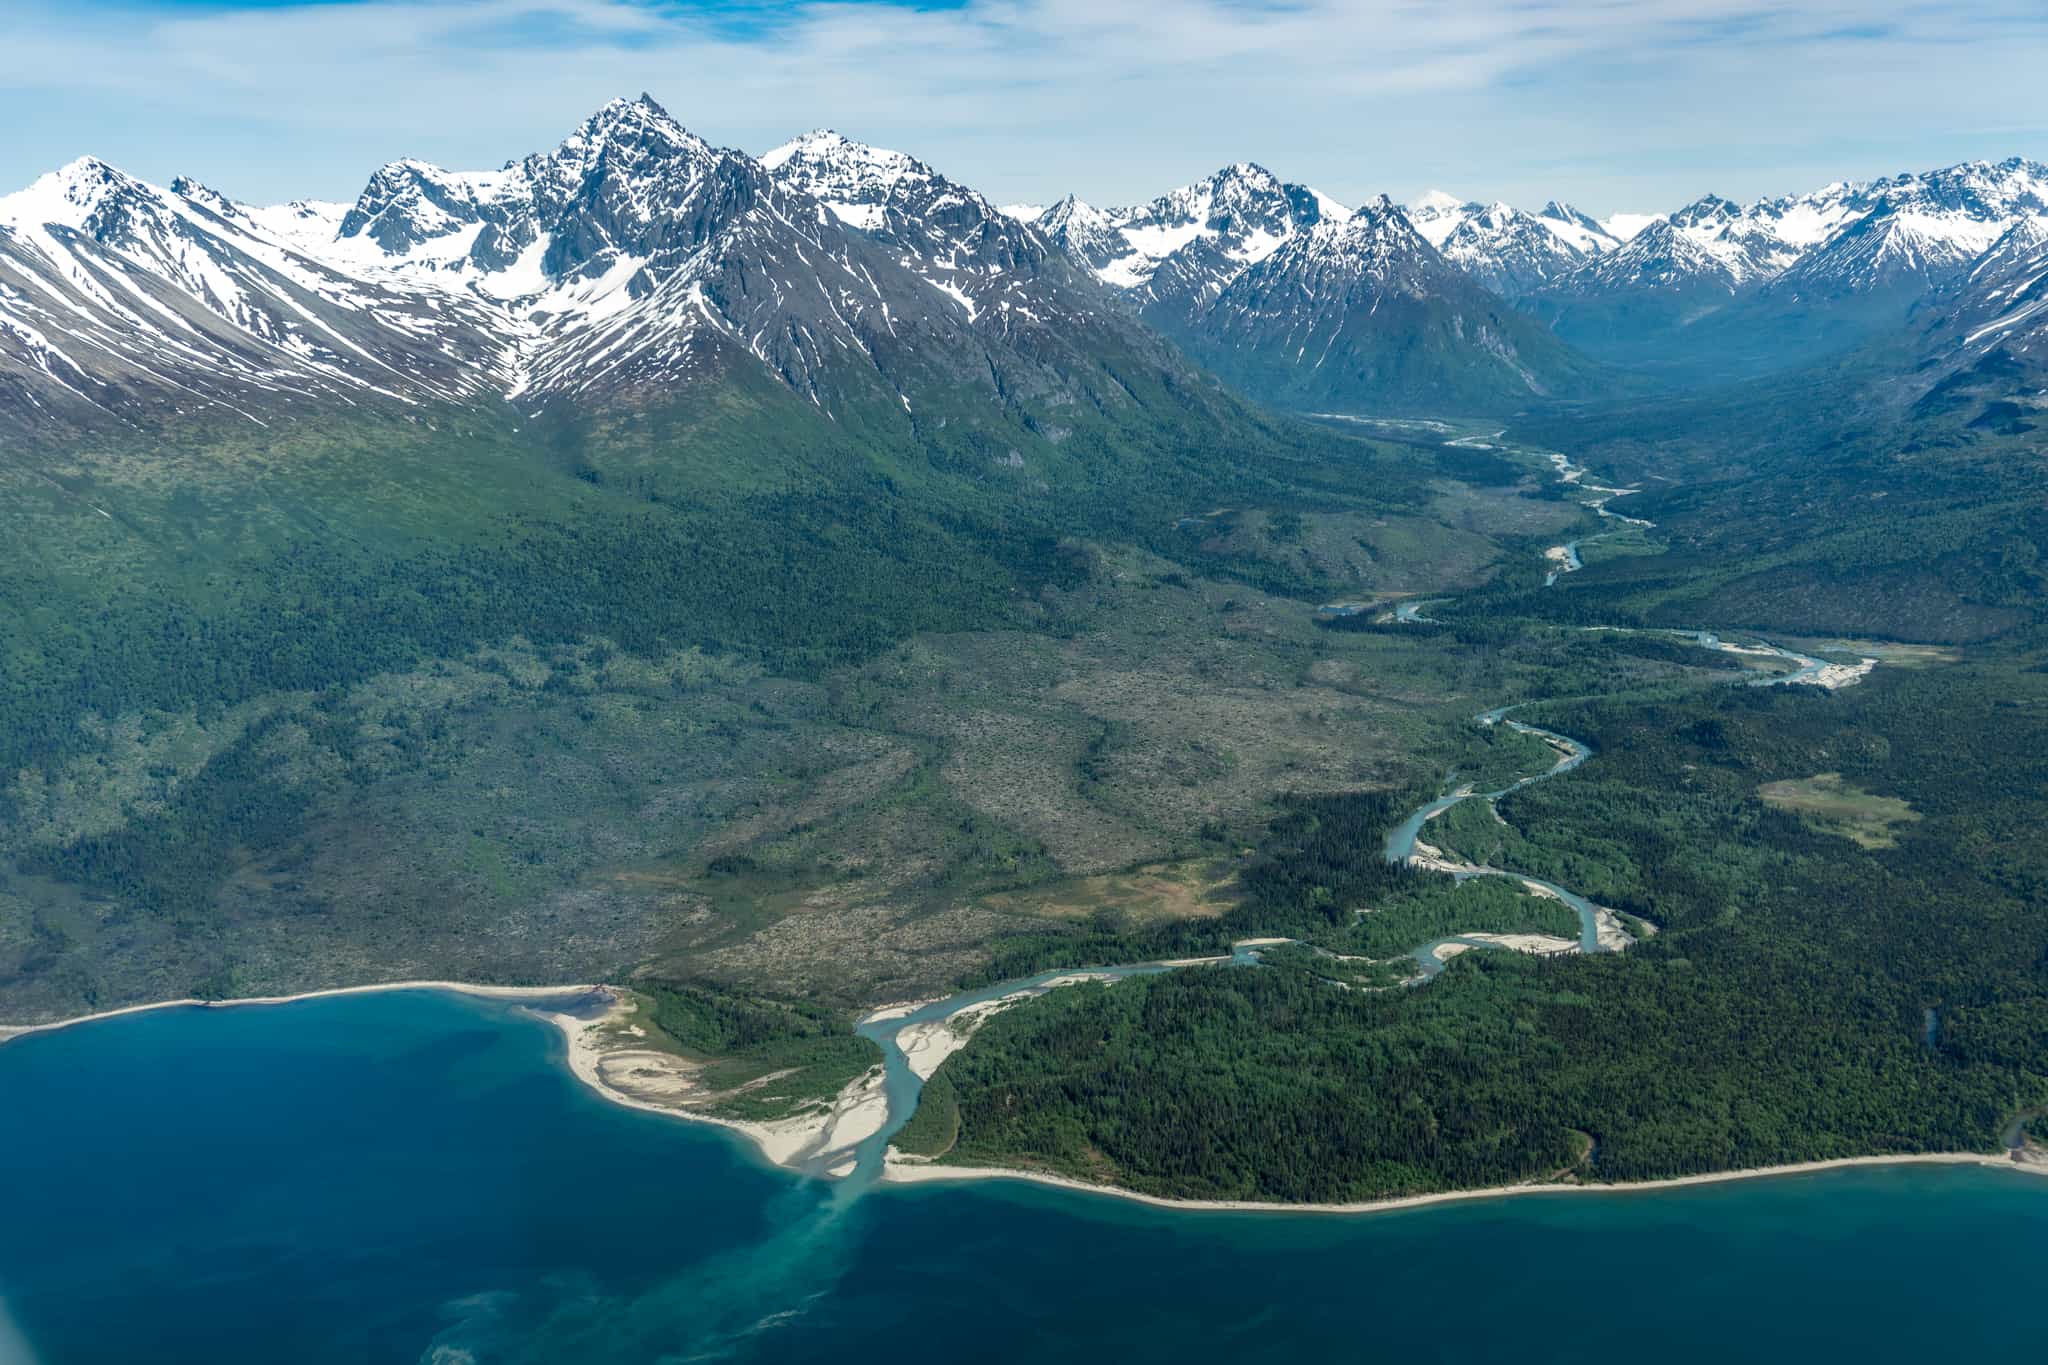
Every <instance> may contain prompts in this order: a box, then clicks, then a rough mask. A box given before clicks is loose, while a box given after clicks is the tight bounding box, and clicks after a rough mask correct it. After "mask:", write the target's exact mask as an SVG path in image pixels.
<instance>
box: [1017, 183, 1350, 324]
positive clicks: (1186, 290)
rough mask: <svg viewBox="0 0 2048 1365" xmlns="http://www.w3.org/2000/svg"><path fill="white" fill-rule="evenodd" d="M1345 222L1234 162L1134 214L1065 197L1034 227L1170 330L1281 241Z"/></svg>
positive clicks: (1314, 196)
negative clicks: (1331, 223) (1328, 223)
mask: <svg viewBox="0 0 2048 1365" xmlns="http://www.w3.org/2000/svg"><path fill="white" fill-rule="evenodd" d="M1348 216H1349V215H1348V211H1347V210H1346V209H1345V208H1344V207H1343V206H1342V205H1340V204H1338V203H1336V202H1335V201H1334V200H1332V199H1330V198H1328V197H1327V196H1326V195H1323V194H1322V193H1320V192H1319V191H1316V190H1313V189H1310V188H1309V187H1307V186H1305V185H1293V184H1288V183H1286V182H1284V181H1282V180H1281V179H1280V178H1279V177H1278V176H1276V175H1274V174H1273V173H1272V172H1271V171H1269V170H1267V169H1266V168H1265V167H1263V166H1257V165H1253V164H1251V163H1250V162H1243V161H1240V162H1238V163H1236V164H1235V165H1231V166H1226V167H1224V168H1223V169H1222V170H1220V171H1217V172H1216V173H1215V174H1214V175H1211V176H1209V177H1208V178H1207V179H1204V180H1200V181H1197V182H1196V183H1195V184H1192V185H1185V186H1182V187H1181V188H1180V189H1177V190H1172V191H1170V192H1168V193H1166V194H1163V195H1161V196H1159V198H1157V199H1154V200H1153V201H1152V202H1151V203H1149V204H1141V205H1137V206H1135V207H1131V208H1119V209H1097V208H1093V207H1091V206H1090V205H1087V204H1084V203H1081V202H1080V201H1078V200H1076V199H1073V198H1072V197H1071V196H1070V197H1068V198H1067V199H1064V200H1062V201H1060V202H1059V203H1058V204H1055V205H1053V206H1052V208H1050V209H1048V210H1047V211H1046V212H1045V213H1044V214H1043V215H1041V216H1040V218H1039V219H1038V223H1039V226H1041V227H1042V228H1044V229H1045V230H1046V231H1047V232H1048V233H1049V234H1050V235H1051V236H1052V238H1053V240H1054V241H1055V242H1057V243H1058V244H1059V245H1060V246H1061V247H1063V248H1064V249H1065V250H1066V251H1067V252H1068V253H1069V254H1070V255H1072V256H1074V257H1075V258H1076V259H1078V260H1081V261H1083V262H1085V263H1086V264H1087V265H1088V267H1089V268H1090V269H1091V270H1093V271H1094V272H1095V274H1096V275H1097V277H1098V278H1100V279H1101V280H1102V281H1103V282H1104V283H1105V284H1108V285H1110V286H1111V287H1113V288H1116V289H1119V290H1122V291H1124V292H1125V293H1126V294H1127V295H1128V296H1129V297H1130V298H1131V300H1132V302H1133V303H1134V304H1135V306H1136V307H1137V308H1138V309H1139V310H1140V311H1141V312H1142V313H1143V314H1144V315H1145V316H1146V317H1147V318H1148V319H1150V320H1152V321H1154V322H1155V323H1159V324H1161V325H1164V326H1166V327H1167V328H1169V329H1171V328H1173V327H1175V326H1178V325H1182V324H1184V323H1185V322H1186V321H1187V320H1188V319H1189V318H1191V317H1193V316H1194V315H1195V314H1196V313H1198V312H1199V311H1200V310H1201V309H1203V308H1204V307H1206V306H1207V305H1208V304H1209V303H1210V302H1211V301H1212V300H1213V299H1214V298H1215V297H1216V295H1217V294H1218V293H1219V292H1221V290H1222V288H1223V286H1224V285H1225V284H1227V283H1229V281H1230V280H1232V279H1234V278H1235V277H1236V276H1237V275H1238V273H1239V272H1240V271H1242V270H1244V269H1245V267H1247V266H1250V265H1254V264H1256V263H1258V262H1259V261H1262V260H1264V259H1265V258H1266V257H1267V256H1269V255H1271V254H1272V253H1273V252H1274V251H1276V250H1277V249H1279V247H1280V246H1281V244H1282V243H1284V242H1287V241H1290V240H1292V239H1293V238H1294V237H1295V236H1296V235H1297V234H1299V233H1302V232H1305V231H1307V230H1309V229H1310V228H1313V227H1315V226H1316V225H1317V224H1318V223H1322V222H1325V221H1341V220H1342V219H1344V218H1346V217H1348Z"/></svg>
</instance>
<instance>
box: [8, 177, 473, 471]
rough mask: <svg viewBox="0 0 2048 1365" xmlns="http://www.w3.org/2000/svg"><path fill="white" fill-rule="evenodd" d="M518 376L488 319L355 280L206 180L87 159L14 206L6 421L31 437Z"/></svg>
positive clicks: (461, 390) (455, 394) (459, 395)
mask: <svg viewBox="0 0 2048 1365" xmlns="http://www.w3.org/2000/svg"><path fill="white" fill-rule="evenodd" d="M511 374H512V359H511V354H510V347H509V345H508V344H507V343H506V341H505V340H504V339H503V338H502V337H500V336H498V335H496V334H495V332H494V330H493V328H492V326H491V319H490V318H489V317H488V315H487V310H486V309H484V308H483V307H480V306H477V305H473V304H471V303H469V302H466V301H462V300H449V299H446V298H443V297H438V296H431V295H429V294H428V293H426V292H424V291H422V290H420V289H417V288H414V287H410V286H408V285H406V284H405V283H403V282H399V281H384V280H377V279H365V278H361V277H359V276H356V275H352V274H348V273H344V272H343V271H341V270H338V269H336V268H335V267H333V266H331V265H329V264H325V263H323V262H321V261H318V260H315V259H313V258H312V257H311V256H309V255H307V254H305V253H304V252H302V251H301V250H300V249H299V248H298V247H297V246H296V244H294V243H293V242H291V241H290V240H289V239H287V238H285V237H283V236H281V235H279V234H276V233H273V232H271V231H269V230H267V229H266V228H265V227H264V226H263V225H262V224H261V223H259V222H257V221H255V220H254V219H252V218H251V217H250V216H249V215H248V214H247V213H245V212H244V211H243V210H242V209H241V208H240V207H239V206H237V205H234V204H231V203H229V202H228V201H227V200H225V199H224V198H222V197H221V196H220V195H218V194H215V193H213V192H212V191H210V190H207V189H206V188H205V187H203V186H200V185H197V184H195V183H193V182H191V181H186V180H180V181H178V182H176V183H175V184H174V185H173V186H172V187H171V188H169V189H160V188H158V187H156V186H153V185H148V184H145V183H143V182H142V181H139V180H136V179H134V178H132V177H130V176H127V175H124V174H122V173H121V172H120V171H117V170H115V169H114V168H113V167H111V166H108V165H106V164H104V163H102V162H99V161H94V160H91V159H86V160H81V161H76V162H73V163H72V164H71V165H69V166H66V167H65V168H64V169H62V170H60V171H56V172H53V173H51V174H49V175H46V176H44V177H43V178H42V179H40V180H38V181H37V182H36V183H35V184H34V185H32V186H30V187H29V188H28V189H26V190H23V191H21V192H20V193H17V194H13V195H9V196H7V197H5V198H0V422H5V423H6V424H7V425H8V426H9V427H10V428H12V429H14V430H15V431H16V432H17V434H20V433H24V432H27V431H31V430H44V429H53V428H54V429H57V430H72V429H76V428H79V427H81V426H93V425H97V424H101V423H105V422H108V421H119V422H130V423H135V424H138V425H140V426H143V427H144V428H148V427H149V425H150V424H152V423H160V422H167V421H175V420H176V419H178V418H180V417H182V416H187V415H194V416H196V417H198V418H200V419H202V420H203V419H204V418H205V417H207V416H208V415H209V414H211V415H218V416H227V417H234V416H240V417H242V418H244V419H246V420H250V421H261V420H263V417H262V416H261V415H260V414H271V415H273V416H274V415H277V414H279V413H280V412H289V411H291V410H293V409H295V408H296V409H304V410H309V411H311V410H319V409H322V408H324V407H326V406H329V405H332V404H335V403H344V404H352V403H365V402H367V403H371V404H375V405H383V404H390V405H395V406H401V407H403V406H415V405H419V404H423V403H439V402H465V401H471V400H474V399H477V398H480V397H482V396H483V395H486V394H488V393H489V392H491V391H492V390H493V389H494V388H496V387H497V386H499V385H501V384H503V383H505V382H508V380H509V379H510V377H511Z"/></svg>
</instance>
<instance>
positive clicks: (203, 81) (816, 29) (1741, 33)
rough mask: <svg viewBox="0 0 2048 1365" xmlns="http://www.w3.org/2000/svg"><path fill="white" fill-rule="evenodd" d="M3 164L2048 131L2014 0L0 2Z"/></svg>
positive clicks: (1320, 155) (1573, 179)
mask: <svg viewBox="0 0 2048 1365" xmlns="http://www.w3.org/2000/svg"><path fill="white" fill-rule="evenodd" d="M0 25H4V28H5V31H6V32H7V34H8V40H7V42H6V43H5V44H4V45H0V118H4V119H5V120H6V123H7V126H9V128H10V130H11V136H10V138H9V139H8V140H7V145H5V146H4V147H0V186H13V185H18V184H21V183H24V182H26V181H27V180H28V179H31V178H33V176H34V175H35V174H36V173H38V172H39V171H41V170H44V169H47V168H48V167H50V166H53V165H56V164H58V163H61V162H63V161H66V160H69V159H70V158H71V157H73V156H77V155H81V154H84V153H88V152H90V153H93V154H95V155H100V156H103V157H105V158H107V159H108V160H111V161H114V162H116V163H117V164H121V165H123V166H125V167H127V168H128V169H130V170H133V171H135V172H137V173H139V174H143V175H147V176H150V177H152V178H157V179H162V178H167V177H168V176H169V175H171V174H173V173H177V172H185V173H189V174H192V175H195V176H197V177H198V178H200V179H203V180H206V181H208V182H209V183H213V184H215V185H217V186H218V187H220V188H221V189H223V190H225V191H227V192H229V193H231V194H234V195H236V196H237V197H242V198H248V199H259V200H260V199H275V198H284V197H291V196H295V195H308V196H313V195H318V196H326V197H343V198H345V197H349V196H350V195H352V194H353V193H354V191H355V190H356V189H357V188H358V187H359V186H360V184H361V182H362V180H363V179H364V178H365V177H366V176H367V174H368V172H369V171H370V170H371V169H372V168H373V167H374V166H376V165H377V164H379V163H381V162H383V161H386V160H389V159H391V158H393V157H396V156H403V155H415V156H422V157H426V158H428V159H430V160H435V161H439V162H442V163H444V164H453V165H471V166H473V165H495V164H498V163H500V162H503V161H505V160H507V159H509V158H511V157H513V156H516V155H520V154H523V153H525V152H527V151H531V150H534V149H537V148H539V147H542V146H546V145H551V144H552V143H554V142H555V141H558V140H559V139H560V137H561V136H562V135H563V134H564V133H565V132H566V131H567V130H568V129H569V128H570V127H572V126H573V125H574V124H575V123H576V122H577V121H578V120H579V119H580V118H582V117H583V116H584V115H586V114H587V113H589V112H590V110H592V109H594V108H595V107H596V106H597V105H599V104H601V103H602V102H603V101H604V100H605V99H607V98H610V97H611V96H614V95H618V94H634V93H637V92H639V91H640V90H643V89H645V90H647V91H650V92H651V93H653V94H654V95H655V97H656V98H657V99H660V100H661V101H662V102H663V103H664V104H665V105H667V106H668V108H669V109H670V110H671V112H673V113H674V114H675V115H676V116H677V117H678V118H680V119H682V120H683V121H684V122H685V123H687V124H689V125H690V126H691V127H693V128H695V129H696V130H697V131H698V132H700V133H702V134H703V135H705V136H706V137H709V138H711V139H712V140H714V141H717V142H721V143H726V144H729V145H736V146H741V147H745V148H748V149H749V150H752V151H757V152H758V151H761V150H765V149H766V148H767V147H768V146H770V145H772V144H774V143H775V142H778V141H781V140H782V139H783V138H785V137H787V136H790V135H791V134H793V133H796V132H799V131H802V130H803V129H806V128H809V127H813V126H817V125H821V124H829V125H831V126H835V127H838V128H839V129H841V130H842V131H844V132H846V133H848V134H850V135H852V136H856V137H862V138H865V139H867V140H870V141H875V142H880V143H884V144H886V145H893V146H898V147H902V148H904V149H906V150H909V151H912V152H915V153H917V154H918V155H920V156H923V157H924V158H925V159H927V160H929V161H932V162H934V163H935V164H937V165H939V166H940V167H941V168H942V169H944V170H946V171H947V172H948V173H950V174H953V175H955V176H956V177H958V178H960V179H963V180H966V181H968V182H970V183H973V184H975V185H977V186H978V187H980V188H982V189H984V190H985V191H987V192H988V193H990V194H992V195H995V196H997V197H1000V198H1004V199H1034V200H1039V199H1050V198H1052V197H1056V196H1057V195H1059V194H1061V193H1064V192H1066V191H1068V190H1069V189H1072V190H1075V191H1077V192H1079V193H1081V194H1082V195H1083V196H1084V197H1087V198H1091V199H1094V200H1097V201H1098V202H1122V201H1127V200H1131V199H1136V198H1143V197H1149V196H1150V195H1152V194H1154V193H1157V192H1158V191H1160V190H1161V189H1164V188H1166V187H1168V186H1170V185H1174V184H1179V183H1182V182H1184V181H1186V180H1189V179H1191V178H1194V177H1196V176H1199V175H1201V174H1204V173H1206V172H1207V171H1208V170H1210V169H1213V168H1214V167H1215V166H1217V165H1220V164H1223V163H1224V162H1227V161H1233V160H1239V159H1250V160H1257V161H1260V162H1262V163H1264V164H1266V165H1269V166H1271V167H1272V168H1273V169H1275V170H1276V171H1279V172H1281V173H1282V174H1284V175H1287V176H1289V177H1291V178H1296V179H1302V180H1307V181H1309V182H1311V183H1314V184H1316V185H1318V186H1320V187H1321V188H1323V189H1325V190H1326V191H1328V192H1330V193H1332V194H1335V195H1337V196H1338V197H1339V198H1343V199H1346V200H1351V201H1357V200H1361V199H1363V198H1364V197H1366V196H1367V195H1368V194H1372V193H1377V192H1379V191H1381V190H1387V191H1390V192H1392V193H1394V194H1395V195H1396V196H1397V197H1407V196H1409V195H1412V194H1413V193H1415V192H1416V191H1419V190H1421V189H1422V188H1425V187H1427V186H1430V185H1442V186H1444V187H1446V188H1448V189H1451V190H1453V191H1456V192H1459V193H1463V194H1467V195H1473V196H1501V197H1506V198H1509V199H1511V200H1516V201H1520V202H1540V201H1541V200H1542V199H1544V198H1548V197H1551V196H1552V195H1559V196H1566V197H1572V198H1576V199H1578V200H1579V201H1580V202H1581V203H1582V204H1583V205H1584V206H1586V207H1589V208H1592V209H1594V210H1595V211H1607V210H1611V209H1616V208H1631V207H1654V208H1668V207H1670V206H1672V205H1673V204H1675V203H1678V202H1682V201H1684V200H1686V199H1689V198H1691V197H1693V196H1695V195H1696V194H1698V193H1700V192H1703V191H1705V190H1708V189H1713V190H1716V191H1718V192H1720V193H1723V194H1729V195H1735V196H1745V195H1750V194H1757V193H1764V192H1771V191H1779V190H1790V189H1796V188H1806V187H1810V185H1812V184H1814V183H1818V182H1820V181H1824V180H1828V179H1833V178H1837V177H1842V176H1852V175H1855V176H1860V175H1867V174H1878V173H1885V172H1889V171H1894V170H1901V169H1906V168H1908V167H1919V166H1924V165H1930V164H1936V163H1940V162H1945V161H1953V160H1958V159H1963V158H1966V157H1971V156H2003V155H2009V154H2013V153H2021V154H2030V155H2043V154H2044V152H2048V146H2044V144H2048V112H2044V107H2043V104H2042V101H2041V100H2040V99H2039V98H2038V97H2037V95H2036V94H2035V91H2036V90H2037V89H2038V81H2039V72H2040V71H2042V70H2044V69H2048V8H2044V7H2043V6H2042V4H2041V3H2040V0H1976V3H1968V4H1956V5H1942V4H1929V3H1911V2H1909V0H1858V2H1856V3H1843V2H1840V0H1816V2H1814V3H1775V4H1770V3H1754V2H1751V3H1742V2H1736V0H1578V2H1577V3H1562V2H1561V0H1482V2H1479V3H1457V2H1455V0H1453V2H1451V3H1427V2H1418V3H1407V2H1400V3H1397V2H1395V0H1353V2H1351V3H1341V2H1340V0H1265V2H1258V0H1254V2H1251V3H1246V2H1242V0H1240V2H1237V3H1223V2H1222V0H965V3H958V4H953V5H950V6H942V7H925V8H916V7H910V6H904V5H898V4H892V3H879V2H876V0H835V2H831V3H815V4H795V5H777V4H765V3H751V2H750V0H680V2H665V3H627V2H626V0H369V2H368V3H347V2H344V3H326V4H303V5H294V4H283V5H279V4H275V3H271V4H262V5H250V6H246V7H244V6H238V5H236V4H235V3H233V0H226V2H225V3H220V4H204V5H198V6H195V5H193V4H190V3H173V0H155V2H154V3H123V4H117V5H112V6H109V5H104V4H95V3H88V4H86V5H84V6H82V7H80V6H74V7H72V8H69V9H66V10H64V11H62V12H58V11H57V10H56V8H55V7H53V6H49V5H47V4H42V3H24V0H0Z"/></svg>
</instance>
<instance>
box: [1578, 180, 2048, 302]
mask: <svg viewBox="0 0 2048 1365" xmlns="http://www.w3.org/2000/svg"><path fill="white" fill-rule="evenodd" d="M2043 214H2048V167H2043V166H2041V165H2039V164H2037V163H2033V162H2028V161H2025V160H2022V159H2020V158H2017V157H2015V158H2013V159H2011V160H2008V161H2003V162H1997V163H1992V162H1982V161H1978V162H1967V163H1964V164H1963V165H1959V166H1951V167H1947V168H1945V169H1942V170H1937V171H1928V172H1924V173H1919V174H1908V175H1899V176H1893V177H1890V178H1887V179H1883V180H1875V181H1868V182H1860V183H1858V182H1837V183H1835V184H1832V185H1827V186H1824V187H1823V188H1821V189H1819V190H1815V191H1813V192H1812V193H1810V194H1802V195H1788V196H1780V197H1777V198H1767V199H1759V200H1756V201H1754V202H1752V203H1749V204H1736V203H1733V202H1731V201H1729V200H1726V199H1722V198H1720V197H1718V196H1715V195H1707V196H1705V197H1703V198H1701V199H1699V200H1696V201H1695V202H1693V203H1691V204H1688V205H1687V206H1686V207H1684V208H1682V209H1680V210H1678V211H1677V212H1676V213H1673V214H1670V215H1668V216H1667V217H1665V218H1663V219H1661V220H1659V221H1657V222H1653V223H1651V224H1649V225H1647V226H1645V227H1644V228H1642V229H1641V230H1640V231H1638V232H1637V233H1636V234H1635V235H1634V236H1632V237H1631V238H1630V239H1629V240H1628V242H1626V243H1625V244H1624V245H1623V246H1622V247H1621V248H1620V249H1618V250H1616V251H1613V252H1611V253H1609V254H1608V255H1607V256H1605V257H1604V258H1603V259H1601V260H1599V261H1597V262H1594V263H1590V264H1588V265H1587V266H1585V267H1584V268H1582V270H1581V271H1580V272H1579V273H1578V275H1577V276H1575V277H1574V278H1571V279H1567V280H1564V281H1562V282H1561V288H1562V290H1563V291H1564V292H1567V293H1576V294H1582V295H1583V294H1589V293H1603V292H1612V291H1615V290H1618V289H1625V288H1630V287H1639V288H1648V289H1658V290H1666V291H1671V292H1687V291H1693V290H1698V289H1701V288H1706V289H1713V290H1720V291H1723V292H1726V293H1731V294H1732V293H1735V292H1738V291H1740V290H1742V289H1745V288H1748V287H1751V286H1762V285H1766V284H1770V283H1772V282H1773V281H1776V280H1778V279H1779V277H1781V276H1783V277H1785V281H1786V283H1787V285H1788V286H1790V287H1792V288H1794V289H1795V290H1803V291H1809V292H1810V291H1812V290H1814V289H1816V288H1822V289H1830V290H1837V291H1847V292H1855V291H1860V290H1866V289H1870V288H1874V287H1879V286H1882V285H1884V284H1887V283H1889V282H1890V281H1892V280H1894V279H1897V278H1901V277H1906V276H1911V277H1914V278H1917V279H1919V280H1920V281H1922V282H1923V283H1928V282H1933V281H1935V280H1938V279H1940V278H1942V277H1943V276H1944V275H1947V274H1952V273H1954V272H1956V271H1959V270H1961V269H1962V268H1963V267H1965V266H1966V265H1967V264H1968V263H1969V262H1970V261H1971V260H1973V259H1975V257H1976V256H1977V255H1978V254H1979V253H1981V252H1982V251H1984V250H1985V249H1986V248H1987V247H1988V246H1990V244H1991V243H1992V242H1993V241H1994V240H1996V239H1997V238H1998V236H1999V235H2000V234H2001V233H2003V232H2004V231H2005V230H2006V229H2007V228H2009V227H2011V226H2012V224H2013V223H2014V222H2015V221H2016V220H2017V219H2019V218H2021V217H2026V216H2030V215H2043Z"/></svg>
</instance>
